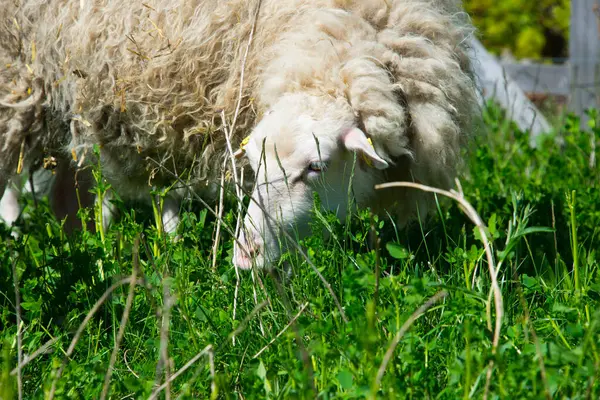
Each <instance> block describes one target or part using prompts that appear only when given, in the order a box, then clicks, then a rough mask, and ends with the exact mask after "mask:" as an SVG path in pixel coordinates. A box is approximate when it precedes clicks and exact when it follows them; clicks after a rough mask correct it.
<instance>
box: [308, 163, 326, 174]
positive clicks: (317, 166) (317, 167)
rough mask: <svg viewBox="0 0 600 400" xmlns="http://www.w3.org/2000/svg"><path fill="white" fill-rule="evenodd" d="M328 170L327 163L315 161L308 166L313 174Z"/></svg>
mask: <svg viewBox="0 0 600 400" xmlns="http://www.w3.org/2000/svg"><path fill="white" fill-rule="evenodd" d="M326 169H327V162H325V161H313V162H311V163H310V164H308V170H309V171H311V172H323V171H325V170H326Z"/></svg>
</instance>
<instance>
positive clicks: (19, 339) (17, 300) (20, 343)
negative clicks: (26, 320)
mask: <svg viewBox="0 0 600 400" xmlns="http://www.w3.org/2000/svg"><path fill="white" fill-rule="evenodd" d="M12 274H13V283H14V286H15V311H16V314H17V391H18V396H19V400H23V378H22V376H21V365H22V364H23V333H22V332H21V326H22V324H23V320H22V318H21V294H20V293H19V276H18V275H17V257H14V259H13V262H12Z"/></svg>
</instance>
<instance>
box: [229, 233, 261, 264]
mask: <svg viewBox="0 0 600 400" xmlns="http://www.w3.org/2000/svg"><path fill="white" fill-rule="evenodd" d="M238 241H239V243H236V244H235V251H234V263H235V264H236V265H237V266H238V267H239V268H242V269H249V268H252V261H257V258H259V257H260V256H261V255H262V251H263V247H264V245H263V241H262V239H261V238H260V237H259V236H258V235H256V234H254V233H252V232H249V233H248V234H246V235H240V238H239V239H238Z"/></svg>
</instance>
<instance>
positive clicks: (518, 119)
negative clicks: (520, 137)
mask: <svg viewBox="0 0 600 400" xmlns="http://www.w3.org/2000/svg"><path fill="white" fill-rule="evenodd" d="M471 47H472V48H473V50H474V51H475V54H474V61H475V65H474V66H475V73H476V74H477V76H478V79H479V84H480V87H481V89H482V90H483V96H484V98H486V99H490V98H493V99H495V100H496V101H497V102H498V103H500V105H501V106H502V107H503V108H504V109H505V110H506V113H507V117H508V118H510V119H512V120H513V121H515V123H516V124H517V125H518V126H519V128H520V129H521V130H523V131H525V130H528V129H531V136H532V139H533V138H535V137H536V136H537V135H539V134H540V133H546V132H549V131H550V129H551V128H550V124H548V122H547V121H546V118H545V117H544V116H543V115H542V113H540V112H539V110H538V109H537V108H536V106H535V105H534V104H533V103H532V102H531V101H530V100H529V99H528V98H527V96H526V95H525V93H524V92H523V90H522V89H521V88H520V87H519V85H518V83H517V82H515V81H514V80H513V79H512V78H511V77H510V76H509V75H508V74H506V73H505V70H504V69H503V68H502V65H501V64H500V62H498V60H496V58H495V57H494V56H492V55H491V54H489V53H488V52H487V50H486V49H485V47H484V46H483V45H482V44H481V42H480V41H479V40H477V39H476V38H474V37H473V38H471ZM533 143H534V141H533V140H532V144H533Z"/></svg>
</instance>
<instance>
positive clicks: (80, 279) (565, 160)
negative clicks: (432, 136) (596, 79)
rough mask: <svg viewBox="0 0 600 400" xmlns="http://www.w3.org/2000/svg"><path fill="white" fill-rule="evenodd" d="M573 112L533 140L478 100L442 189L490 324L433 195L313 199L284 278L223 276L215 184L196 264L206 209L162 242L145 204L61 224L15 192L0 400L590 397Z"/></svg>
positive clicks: (585, 239)
mask: <svg viewBox="0 0 600 400" xmlns="http://www.w3.org/2000/svg"><path fill="white" fill-rule="evenodd" d="M590 115H591V116H592V118H591V119H590V120H591V121H592V122H591V123H590V125H589V126H588V127H587V128H586V129H580V126H579V121H578V119H577V118H575V117H572V116H570V117H568V118H566V119H565V120H564V121H563V123H561V124H560V125H559V126H558V127H557V129H556V130H555V132H552V133H549V134H547V135H544V136H540V137H538V138H537V140H536V144H537V145H536V147H535V148H532V147H530V146H529V145H528V142H529V136H528V134H527V133H526V132H521V131H519V130H518V129H517V128H516V127H515V125H514V124H512V123H510V122H509V121H507V120H505V119H504V117H503V115H502V112H501V111H500V109H498V108H497V107H495V106H493V105H490V106H489V107H487V108H486V109H485V110H484V122H485V126H484V127H483V128H482V130H481V131H480V132H478V134H477V135H476V136H475V138H474V140H473V143H472V145H471V146H470V147H469V149H468V151H466V152H465V160H466V163H465V167H464V168H463V171H462V173H461V175H460V185H461V187H462V191H463V193H464V198H465V199H466V200H467V201H468V202H469V203H471V204H472V206H473V207H474V209H475V210H476V211H477V213H478V214H479V215H480V217H481V218H482V220H483V222H484V224H485V232H486V235H487V237H488V238H489V240H490V242H491V243H492V253H493V259H494V264H495V268H496V269H497V280H498V284H499V286H500V290H501V294H502V299H503V315H501V316H499V315H498V314H497V312H496V309H495V306H494V297H493V295H492V293H491V278H490V272H489V268H488V267H489V265H488V259H487V257H486V254H485V249H484V246H483V244H482V241H481V239H482V238H481V234H480V233H479V231H478V230H477V229H476V228H475V226H474V224H473V222H472V221H471V220H470V219H469V218H468V217H467V216H466V215H465V213H464V212H463V210H461V208H460V207H459V205H458V204H457V203H456V202H453V201H451V200H448V199H443V198H442V197H439V207H438V212H437V214H436V215H434V216H433V217H432V218H431V219H429V220H427V221H417V222H415V223H413V224H412V225H411V226H409V227H407V228H406V229H398V228H397V227H396V226H395V225H394V224H393V222H392V221H391V220H390V219H389V218H376V217H374V216H373V215H372V214H371V213H370V212H369V210H360V211H359V212H358V213H356V214H354V215H353V216H352V218H350V219H349V220H348V221H343V222H340V221H338V220H336V218H334V217H333V216H332V215H329V214H323V213H321V212H319V211H317V209H315V212H314V214H315V215H314V219H313V231H314V234H313V235H312V236H310V237H308V238H307V239H305V240H304V241H303V245H304V246H306V248H307V252H306V255H307V257H308V259H309V260H310V263H309V262H307V260H305V259H304V258H302V257H301V256H293V257H292V256H287V257H284V260H283V262H282V263H287V265H289V266H291V271H292V275H291V276H290V277H289V278H287V279H280V278H281V277H280V276H279V275H278V274H276V273H275V272H273V273H268V272H259V273H241V272H240V273H239V274H238V273H237V272H236V270H235V269H234V268H233V265H232V263H231V256H232V254H231V252H232V244H233V242H232V235H231V232H230V231H229V230H228V227H231V228H232V229H233V228H234V227H235V223H236V213H237V207H236V204H235V196H234V195H233V194H228V195H227V196H226V206H227V208H226V209H225V212H224V213H223V221H222V223H223V225H222V229H221V240H220V241H219V243H218V246H217V247H216V248H217V251H218V253H217V257H216V265H215V268H214V269H213V248H214V238H215V228H216V225H217V219H216V218H215V216H214V214H213V213H212V212H211V211H209V210H208V209H207V208H206V207H203V206H202V205H198V204H197V203H194V204H186V205H185V206H184V209H183V210H182V211H181V215H182V223H181V226H180V227H179V231H178V233H179V235H180V240H178V241H177V242H173V241H171V240H169V238H167V237H166V236H165V235H164V233H163V232H162V231H161V230H160V229H157V226H159V224H158V223H157V221H156V218H154V215H160V213H155V212H153V210H147V209H143V208H140V207H138V208H133V209H131V208H126V207H125V206H124V205H122V204H120V207H122V208H123V216H122V218H121V220H120V221H118V222H117V223H115V224H114V225H112V226H111V228H110V229H109V230H108V231H107V232H92V231H90V230H86V231H83V232H78V233H76V234H74V235H71V236H69V235H66V234H64V233H63V231H62V229H61V221H57V220H56V219H55V218H54V217H53V216H52V215H51V213H50V211H49V208H48V204H47V201H41V202H37V204H35V203H34V201H33V199H31V198H30V197H25V198H24V200H23V201H24V205H25V206H26V210H25V211H26V212H25V214H24V215H23V217H22V218H20V219H19V220H18V222H17V227H16V228H17V230H18V231H19V232H20V236H19V237H18V238H17V239H13V238H12V236H11V235H10V232H9V230H8V229H7V228H6V227H5V226H1V227H0V239H1V241H0V399H2V400H6V399H16V398H18V397H19V393H20V391H21V390H22V393H21V394H22V398H27V399H41V398H49V397H50V395H51V392H53V391H54V397H55V398H73V399H92V398H101V396H102V393H103V391H104V395H106V397H107V398H109V397H110V398H115V399H121V398H149V397H152V398H154V397H155V398H182V399H185V398H223V399H253V398H286V399H294V398H298V399H303V398H316V397H318V398H323V399H332V398H347V399H350V398H352V399H354V398H369V399H370V398H373V399H374V398H414V399H427V398H429V399H434V398H435V399H458V398H464V399H469V398H486V397H487V398H489V399H539V398H547V399H549V398H556V399H559V398H560V399H562V398H565V399H566V398H568V399H597V398H600V383H599V379H600V307H598V304H599V300H600V273H599V269H598V262H599V259H600V256H599V254H598V252H597V250H596V249H597V248H598V247H599V244H600V232H599V229H600V228H599V227H600V191H599V190H598V189H599V184H600V169H599V168H598V166H597V160H596V158H595V157H596V155H595V152H596V149H595V145H596V143H597V142H598V138H599V136H600V126H596V125H595V123H594V121H597V120H598V115H597V114H596V113H595V112H594V111H590ZM95 176H96V178H97V179H98V182H99V184H98V185H97V187H96V188H95V190H96V191H98V193H105V192H106V191H109V190H111V188H110V187H109V186H107V185H106V184H105V183H104V181H103V180H102V176H101V173H100V172H99V171H95ZM382 190H383V189H382ZM149 195H150V194H149ZM154 195H155V196H157V197H158V198H160V197H161V195H162V193H154ZM315 201H316V203H318V199H315ZM211 207H214V204H211ZM97 213H98V210H97V209H96V210H92V209H82V210H80V212H79V217H80V218H81V219H82V220H86V221H87V220H91V219H92V218H93V217H94V215H95V214H97ZM324 231H327V232H329V234H328V235H324V234H323V232H324ZM311 264H312V265H311ZM282 265H283V264H282ZM282 265H280V266H278V269H277V270H281V267H282ZM132 283H133V284H132ZM16 293H18V296H16ZM17 302H18V303H19V304H20V307H17ZM338 302H339V304H338ZM17 311H19V312H17ZM497 317H501V323H502V325H501V331H500V336H499V338H498V339H499V342H498V346H497V348H495V346H494V344H493V341H494V324H495V321H496V318H497ZM19 349H20V350H21V351H19ZM32 355H33V356H35V358H33V359H31V356H32ZM19 361H20V362H21V363H26V365H24V366H23V367H22V368H21V369H20V370H18V369H16V367H17V365H18V363H19ZM109 370H110V374H107V371H109ZM105 382H106V383H107V384H106V385H105ZM159 389H160V390H159Z"/></svg>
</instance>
